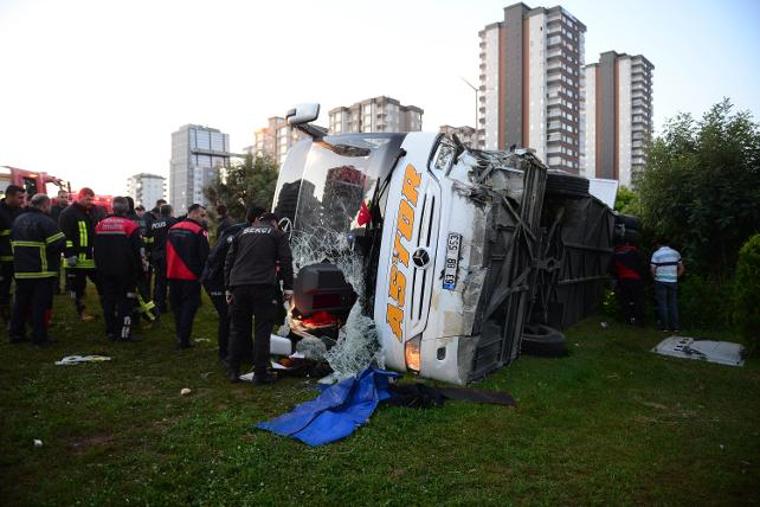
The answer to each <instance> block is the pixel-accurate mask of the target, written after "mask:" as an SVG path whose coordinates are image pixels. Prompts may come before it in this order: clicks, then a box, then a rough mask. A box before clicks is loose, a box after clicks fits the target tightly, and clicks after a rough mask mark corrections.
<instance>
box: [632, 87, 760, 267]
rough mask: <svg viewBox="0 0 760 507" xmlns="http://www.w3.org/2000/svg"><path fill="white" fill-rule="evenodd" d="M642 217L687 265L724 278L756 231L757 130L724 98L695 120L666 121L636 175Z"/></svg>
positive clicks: (759, 225) (759, 217)
mask: <svg viewBox="0 0 760 507" xmlns="http://www.w3.org/2000/svg"><path fill="white" fill-rule="evenodd" d="M636 187H637V189H638V191H639V196H640V212H641V218H642V220H643V222H644V225H645V226H646V227H649V228H650V229H651V230H652V231H653V232H654V233H655V234H657V235H659V236H663V237H665V238H667V239H668V240H669V241H670V242H672V243H673V244H675V245H677V246H678V247H680V249H681V252H682V254H683V255H684V257H685V259H686V262H687V265H689V266H690V270H691V271H694V270H698V271H699V272H701V273H704V274H706V275H708V277H710V278H712V279H715V280H718V281H722V280H726V279H728V277H729V276H730V275H731V274H732V273H733V270H734V267H735V265H736V260H737V257H738V252H739V248H740V247H741V245H742V244H743V243H744V242H745V241H746V240H747V238H749V237H750V236H751V235H752V234H753V233H755V232H758V230H760V128H759V127H758V124H756V123H754V122H753V120H752V117H751V115H750V114H749V112H746V111H742V112H738V113H735V112H734V111H733V105H732V104H731V102H730V101H729V100H728V99H724V100H723V101H722V102H719V103H718V104H716V105H714V106H713V107H712V108H711V109H710V110H709V111H708V112H707V113H705V115H704V116H703V118H702V120H701V121H695V120H694V119H693V118H692V117H691V115H689V114H680V115H678V116H677V117H676V118H674V119H671V120H670V121H669V122H668V123H667V125H666V127H665V131H664V133H663V134H662V135H661V136H659V137H658V138H656V139H655V140H654V141H653V142H652V144H651V145H650V147H649V150H648V158H647V167H646V170H645V171H643V172H642V173H641V175H640V176H639V178H638V179H637V181H636Z"/></svg>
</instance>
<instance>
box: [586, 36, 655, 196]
mask: <svg viewBox="0 0 760 507" xmlns="http://www.w3.org/2000/svg"><path fill="white" fill-rule="evenodd" d="M653 69H654V66H653V65H652V63H651V62H650V61H649V60H647V59H646V58H644V57H643V56H641V55H635V56H631V55H627V54H625V53H622V54H618V53H616V52H615V51H607V52H606V53H602V54H601V56H600V57H599V62H598V63H592V64H590V65H587V66H586V67H585V69H584V72H585V91H584V95H585V105H586V114H585V120H586V125H585V130H586V133H585V136H584V137H585V142H586V145H585V149H584V152H585V153H584V160H583V161H582V162H583V163H582V167H583V174H584V176H586V177H589V178H607V179H614V180H618V181H619V182H620V184H621V185H626V186H630V185H631V182H632V181H633V178H634V176H635V175H636V174H637V173H638V172H639V171H641V170H642V169H643V168H644V165H645V163H646V159H645V147H646V144H647V143H648V142H649V139H650V137H651V135H652V70H653Z"/></svg>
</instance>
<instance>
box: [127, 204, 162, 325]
mask: <svg viewBox="0 0 760 507" xmlns="http://www.w3.org/2000/svg"><path fill="white" fill-rule="evenodd" d="M124 199H126V201H127V205H128V206H129V211H127V213H126V216H125V218H127V219H128V220H131V221H133V222H134V223H135V224H137V226H138V227H139V228H140V237H141V238H142V251H141V256H142V257H143V258H145V259H147V257H148V254H147V250H146V246H145V242H146V239H145V228H144V227H145V223H144V222H143V221H142V218H141V215H140V213H138V210H137V208H135V200H134V199H132V198H131V197H129V196H127V197H125V198H124ZM140 208H142V206H140ZM142 211H143V212H144V211H145V208H142ZM143 215H144V213H143ZM155 307H156V305H155V304H154V303H153V301H152V300H151V299H150V270H149V269H145V270H144V272H143V275H142V276H140V277H139V278H138V279H137V306H135V313H134V321H133V323H132V324H133V325H134V326H137V325H138V324H139V323H140V315H144V316H145V318H147V319H148V320H150V321H154V320H156V316H155V315H154V313H153V309H154V308H155Z"/></svg>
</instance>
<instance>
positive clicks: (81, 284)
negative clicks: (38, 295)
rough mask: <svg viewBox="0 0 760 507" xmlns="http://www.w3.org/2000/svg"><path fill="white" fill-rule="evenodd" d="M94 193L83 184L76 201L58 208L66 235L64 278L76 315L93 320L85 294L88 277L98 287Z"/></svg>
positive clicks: (85, 319) (86, 319)
mask: <svg viewBox="0 0 760 507" xmlns="http://www.w3.org/2000/svg"><path fill="white" fill-rule="evenodd" d="M94 198H95V193H94V192H93V191H92V189H89V188H86V187H85V188H83V189H82V190H80V191H79V195H78V196H77V200H76V202H74V203H73V204H72V205H71V206H69V207H68V208H66V209H65V210H63V211H61V216H60V218H59V219H58V224H59V225H60V227H61V230H62V231H63V233H64V234H65V235H66V250H65V253H64V257H65V258H66V260H65V262H66V264H65V268H66V278H67V281H68V285H69V290H70V291H71V298H72V299H73V300H74V305H75V306H76V310H77V313H78V314H79V318H80V319H81V320H83V321H89V320H92V319H93V317H92V316H91V315H89V314H87V312H86V311H85V305H84V301H83V299H84V294H85V290H86V289H87V279H88V278H89V279H90V281H91V282H92V283H93V284H95V288H96V289H98V293H100V289H99V286H98V282H97V277H96V272H95V261H94V259H93V258H92V239H93V234H94V232H95V223H96V222H97V220H96V217H95V216H94V214H93V213H94V207H93V199H94Z"/></svg>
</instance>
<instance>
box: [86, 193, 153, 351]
mask: <svg viewBox="0 0 760 507" xmlns="http://www.w3.org/2000/svg"><path fill="white" fill-rule="evenodd" d="M112 207H113V215H111V216H109V217H107V218H105V219H103V220H101V221H100V222H98V225H97V226H96V227H95V246H94V254H95V265H96V266H97V267H98V281H99V283H100V290H101V293H102V298H101V301H102V304H103V317H104V320H105V324H106V336H107V337H108V338H109V339H110V340H123V341H130V340H132V339H133V338H134V336H133V334H132V323H133V315H132V313H133V312H134V310H135V305H136V302H137V292H136V290H137V280H138V279H139V278H140V276H142V275H143V273H144V264H143V260H144V259H143V256H142V248H143V246H142V237H141V236H140V228H139V226H138V225H137V224H136V223H135V222H134V221H133V220H130V219H128V218H127V212H128V211H129V204H128V203H127V200H126V199H125V198H124V197H116V198H114V200H113V205H112Z"/></svg>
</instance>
